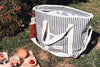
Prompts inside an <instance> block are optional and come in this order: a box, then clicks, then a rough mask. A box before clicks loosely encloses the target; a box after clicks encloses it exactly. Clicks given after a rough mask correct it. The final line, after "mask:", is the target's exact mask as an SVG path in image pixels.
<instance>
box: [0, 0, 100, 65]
mask: <svg viewBox="0 0 100 67" xmlns="http://www.w3.org/2000/svg"><path fill="white" fill-rule="evenodd" d="M68 6H71V7H74V8H77V9H80V10H84V11H87V12H91V13H93V15H94V18H93V21H92V22H91V24H92V26H93V31H94V32H93V35H92V39H91V42H90V43H89V46H88V47H87V53H86V56H85V57H79V58H77V59H73V58H61V57H56V56H54V55H52V54H50V53H49V52H47V51H44V50H42V49H41V48H39V47H38V46H36V45H35V44H34V43H33V42H32V41H31V40H30V38H29V27H27V28H26V29H24V30H23V31H21V32H20V33H18V34H17V35H15V36H10V37H4V38H2V40H1V41H0V52H2V51H7V52H8V54H9V56H11V55H13V54H14V53H15V52H17V51H18V49H20V48H24V49H26V50H32V51H33V53H34V55H35V56H36V58H37V60H38V62H39V64H40V65H41V67H100V0H91V2H85V3H84V2H79V3H77V4H76V3H71V4H69V5H68ZM97 43H98V45H97Z"/></svg>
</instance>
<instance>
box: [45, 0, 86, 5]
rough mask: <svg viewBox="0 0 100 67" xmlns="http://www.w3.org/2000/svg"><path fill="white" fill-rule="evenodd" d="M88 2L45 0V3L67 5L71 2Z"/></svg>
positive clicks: (79, 0)
mask: <svg viewBox="0 0 100 67" xmlns="http://www.w3.org/2000/svg"><path fill="white" fill-rule="evenodd" d="M79 2H88V1H87V0H47V4H57V5H68V4H71V3H79Z"/></svg>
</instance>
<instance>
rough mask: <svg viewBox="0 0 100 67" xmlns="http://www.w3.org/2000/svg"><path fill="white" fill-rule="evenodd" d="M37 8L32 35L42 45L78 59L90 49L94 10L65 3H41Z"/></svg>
mask: <svg viewBox="0 0 100 67" xmlns="http://www.w3.org/2000/svg"><path fill="white" fill-rule="evenodd" d="M33 11H34V12H35V17H32V18H31V23H32V24H33V26H35V22H36V30H35V31H34V29H35V27H33V29H32V28H30V29H31V30H30V35H31V36H32V35H33V37H31V40H32V41H33V42H34V43H35V44H36V45H38V46H39V47H40V48H42V49H44V50H46V51H48V52H50V53H52V54H53V55H55V56H59V57H74V58H77V57H78V56H79V55H80V54H81V53H82V52H83V51H85V50H86V47H87V45H88V43H89V41H90V39H91V35H92V27H91V26H90V21H91V19H92V18H93V15H92V14H91V13H87V12H84V11H81V10H78V9H75V8H72V7H68V6H62V5H38V6H35V7H34V8H33ZM34 33H36V34H34Z"/></svg>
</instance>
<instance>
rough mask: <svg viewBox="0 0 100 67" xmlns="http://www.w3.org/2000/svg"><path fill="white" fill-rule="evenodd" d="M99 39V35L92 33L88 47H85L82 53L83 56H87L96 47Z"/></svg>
mask: <svg viewBox="0 0 100 67" xmlns="http://www.w3.org/2000/svg"><path fill="white" fill-rule="evenodd" d="M99 37H100V33H97V32H95V31H93V33H92V37H91V40H90V42H89V45H88V46H87V49H86V50H85V51H84V52H83V54H88V53H89V52H90V51H91V50H92V49H93V48H94V47H95V46H96V45H97V43H98V40H99Z"/></svg>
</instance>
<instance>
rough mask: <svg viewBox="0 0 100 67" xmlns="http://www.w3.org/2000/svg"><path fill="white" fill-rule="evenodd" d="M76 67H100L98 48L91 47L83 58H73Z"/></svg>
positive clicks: (99, 51)
mask: <svg viewBox="0 0 100 67" xmlns="http://www.w3.org/2000/svg"><path fill="white" fill-rule="evenodd" d="M73 63H74V64H76V66H77V67H100V50H99V49H93V50H92V51H91V52H90V53H89V54H88V55H86V56H85V57H83V58H79V59H73Z"/></svg>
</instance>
